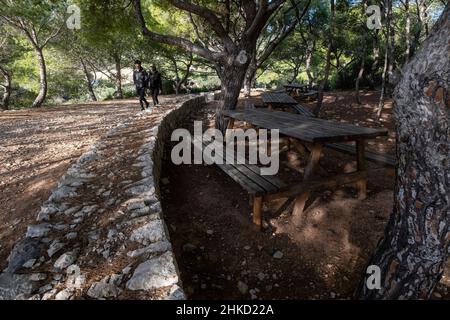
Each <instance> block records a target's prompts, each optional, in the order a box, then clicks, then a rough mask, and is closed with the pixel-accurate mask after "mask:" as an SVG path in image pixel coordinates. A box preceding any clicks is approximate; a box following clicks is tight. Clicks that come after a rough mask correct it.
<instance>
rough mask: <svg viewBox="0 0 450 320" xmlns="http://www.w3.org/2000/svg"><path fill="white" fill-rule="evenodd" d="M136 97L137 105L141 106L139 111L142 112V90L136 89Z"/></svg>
mask: <svg viewBox="0 0 450 320" xmlns="http://www.w3.org/2000/svg"><path fill="white" fill-rule="evenodd" d="M136 92H137V95H138V97H139V104H140V105H141V111H142V110H144V103H143V100H142V98H143V96H142V88H136Z"/></svg>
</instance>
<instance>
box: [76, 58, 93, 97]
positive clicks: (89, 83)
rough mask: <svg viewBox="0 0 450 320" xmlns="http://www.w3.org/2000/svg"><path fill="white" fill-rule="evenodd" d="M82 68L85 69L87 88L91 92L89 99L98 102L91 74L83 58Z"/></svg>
mask: <svg viewBox="0 0 450 320" xmlns="http://www.w3.org/2000/svg"><path fill="white" fill-rule="evenodd" d="M80 62H81V66H82V67H83V72H84V78H85V80H86V87H87V89H88V92H89V97H90V98H91V100H92V101H97V97H96V96H95V92H94V88H93V87H92V79H91V76H90V74H89V71H88V69H87V66H86V63H85V62H84V60H83V58H80Z"/></svg>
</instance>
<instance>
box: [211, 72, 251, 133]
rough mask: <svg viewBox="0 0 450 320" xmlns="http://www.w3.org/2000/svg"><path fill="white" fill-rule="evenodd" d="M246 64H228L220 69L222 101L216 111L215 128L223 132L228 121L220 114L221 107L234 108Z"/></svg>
mask: <svg viewBox="0 0 450 320" xmlns="http://www.w3.org/2000/svg"><path fill="white" fill-rule="evenodd" d="M246 70H247V65H242V66H229V67H226V68H225V69H224V70H223V71H222V75H221V76H222V77H221V79H222V98H223V101H222V103H221V105H220V108H219V110H217V112H216V128H217V129H219V130H220V131H222V132H225V130H226V128H227V125H228V121H226V120H225V119H224V118H223V117H222V116H221V115H220V110H222V109H235V108H236V105H237V102H238V99H239V94H240V92H241V88H242V84H243V82H244V78H245V73H246Z"/></svg>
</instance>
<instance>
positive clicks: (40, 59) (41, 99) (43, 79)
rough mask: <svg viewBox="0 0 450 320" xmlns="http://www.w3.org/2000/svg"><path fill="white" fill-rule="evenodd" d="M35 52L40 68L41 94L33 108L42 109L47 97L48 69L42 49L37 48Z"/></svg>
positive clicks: (35, 100)
mask: <svg viewBox="0 0 450 320" xmlns="http://www.w3.org/2000/svg"><path fill="white" fill-rule="evenodd" d="M34 51H35V53H36V57H37V59H38V66H39V93H38V95H37V97H36V99H34V102H33V104H32V106H31V107H32V108H40V107H41V106H42V103H44V100H45V97H46V96H47V67H46V65H45V58H44V54H43V52H42V48H39V47H35V49H34Z"/></svg>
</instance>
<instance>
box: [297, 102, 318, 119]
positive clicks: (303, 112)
mask: <svg viewBox="0 0 450 320" xmlns="http://www.w3.org/2000/svg"><path fill="white" fill-rule="evenodd" d="M292 108H294V110H295V111H296V112H297V113H298V114H301V115H303V116H307V117H314V114H313V113H312V112H311V111H309V110H308V109H306V108H305V107H304V106H302V105H300V104H296V105H295V106H292Z"/></svg>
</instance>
